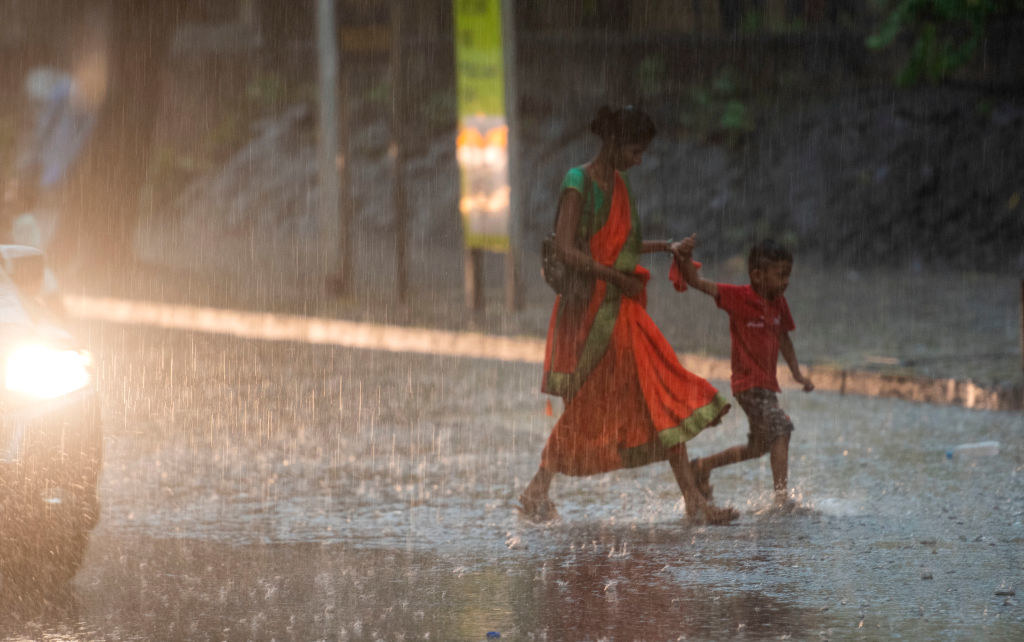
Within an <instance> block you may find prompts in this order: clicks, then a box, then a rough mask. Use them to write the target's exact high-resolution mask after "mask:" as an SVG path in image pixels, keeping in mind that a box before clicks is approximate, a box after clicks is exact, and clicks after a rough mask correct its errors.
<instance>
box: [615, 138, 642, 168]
mask: <svg viewBox="0 0 1024 642" xmlns="http://www.w3.org/2000/svg"><path fill="white" fill-rule="evenodd" d="M615 151H616V154H615V169H617V170H619V171H620V172H624V171H626V170H627V169H629V168H630V167H636V166H637V165H639V164H640V161H642V160H643V157H644V152H645V151H647V145H645V144H640V143H626V144H624V145H618V146H617V147H616V148H615Z"/></svg>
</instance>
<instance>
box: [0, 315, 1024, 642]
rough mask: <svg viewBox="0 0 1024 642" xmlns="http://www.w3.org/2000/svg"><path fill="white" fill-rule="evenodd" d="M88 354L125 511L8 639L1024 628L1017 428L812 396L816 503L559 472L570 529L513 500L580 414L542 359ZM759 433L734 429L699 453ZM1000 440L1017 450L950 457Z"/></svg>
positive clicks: (806, 404) (32, 598)
mask: <svg viewBox="0 0 1024 642" xmlns="http://www.w3.org/2000/svg"><path fill="white" fill-rule="evenodd" d="M79 334H80V336H82V337H83V339H84V340H85V341H86V342H87V343H88V344H89V345H90V347H91V348H92V349H93V351H94V352H95V353H96V356H97V361H98V363H99V364H100V366H101V369H100V387H101V390H102V393H103V397H104V404H105V405H104V428H105V431H106V436H105V467H104V473H103V477H102V482H101V497H102V501H103V512H102V515H101V520H100V523H99V525H98V526H97V528H96V530H95V531H94V532H93V534H92V538H91V541H90V546H89V550H88V552H87V555H86V559H85V562H84V564H83V567H82V569H81V570H80V572H79V573H78V575H77V577H76V578H75V579H74V581H73V582H72V583H71V584H70V585H69V586H67V587H65V588H64V589H62V590H59V591H47V592H45V593H41V592H40V591H38V590H35V589H34V588H33V587H25V588H23V589H19V590H16V591H8V592H7V594H6V595H5V597H4V601H3V604H0V609H2V610H0V613H2V615H0V637H2V638H3V639H49V640H65V639H66V640H72V639H75V640H77V639H90V640H92V639H110V640H115V639H116V640H150V639H193V640H207V639H208V640H247V639H253V640H268V639H285V640H314V639H332V640H333V639H336V640H372V639H381V640H394V639H433V640H485V639H513V640H521V639H533V640H543V639H547V640H587V639H616V640H618V639H625V640H633V639H647V640H670V639H671V640H674V639H680V638H686V639H723V638H734V639H755V638H756V639H760V638H765V637H769V638H776V639H777V638H786V639H850V638H855V639H885V638H893V637H902V638H909V639H963V638H972V639H1019V638H1020V637H1021V636H1022V635H1024V608H1022V606H1021V605H1020V603H1019V601H1020V597H1019V596H1017V594H1016V593H1017V591H1019V590H1022V589H1024V553H1022V551H1024V547H1022V543H1024V523H1022V522H1024V483H1022V471H1024V447H1022V441H1021V438H1020V435H1021V429H1022V428H1024V420H1022V419H1021V415H1020V414H1017V413H996V412H985V411H971V410H965V409H961V408H953V407H934V406H927V405H921V404H912V403H906V402H901V401H896V400H883V399H870V398H864V397H854V396H839V395H836V394H832V393H818V392H815V393H813V394H810V395H805V394H802V393H798V392H789V391H787V392H785V393H784V394H783V396H782V401H783V404H784V405H785V407H786V408H787V410H788V411H789V412H790V414H791V416H792V418H793V420H794V422H795V424H796V427H797V429H796V433H795V434H794V437H793V442H792V446H791V483H792V485H793V493H794V496H795V497H796V499H797V502H798V505H799V508H797V509H796V510H795V511H791V512H787V513H780V512H777V511H774V510H773V509H772V507H771V502H770V495H771V493H770V484H771V482H770V473H769V470H768V466H767V460H766V459H765V460H758V461H755V462H747V463H744V464H740V465H737V466H734V467H731V468H727V469H723V470H721V471H716V473H715V475H714V477H713V478H712V483H713V484H714V485H715V496H716V500H717V501H719V502H721V503H727V504H731V505H733V506H736V507H737V508H739V509H740V511H741V512H742V517H741V518H740V519H739V520H738V521H737V522H736V523H735V524H733V525H730V526H726V527H706V526H700V525H695V524H691V523H689V522H687V520H686V519H685V517H684V509H683V505H682V503H681V501H680V500H679V497H678V490H677V489H676V488H675V485H674V483H673V481H672V477H671V474H670V472H669V470H668V468H667V466H660V465H653V466H648V467H646V468H642V469H637V470H630V471H620V472H617V473H613V474H609V475H602V476H598V477H592V478H580V479H570V478H564V477H559V478H557V479H556V481H555V485H554V487H553V495H552V496H553V499H554V500H555V501H556V502H557V504H558V507H559V510H560V512H561V519H560V520H558V521H557V522H554V523H551V524H544V525H536V524H531V523H529V522H525V521H523V520H522V519H520V518H519V516H518V515H517V513H516V511H515V508H514V503H515V500H514V498H515V497H516V495H517V493H518V492H519V491H520V490H521V489H522V487H523V486H524V485H525V483H526V481H527V480H528V479H529V476H530V475H531V474H532V473H533V471H534V469H535V467H536V464H537V460H538V456H539V453H540V449H541V448H542V446H543V443H544V439H545V438H546V436H547V432H548V430H549V429H550V426H551V424H552V422H553V421H554V418H553V417H548V416H546V415H545V413H544V397H543V396H542V395H540V394H539V393H538V391H537V385H538V377H539V372H538V370H539V368H538V367H537V366H536V365H533V364H518V363H508V362H498V361H490V360H486V359H467V358H457V357H450V356H444V355H408V354H400V353H399V354H394V353H380V352H373V351H364V350H354V349H347V348H339V347H332V346H322V345H306V344H300V343H291V342H266V341H256V340H248V339H238V338H231V337H224V336H218V335H211V334H199V333H192V332H187V331H180V330H159V329H153V328H144V327H131V326H122V325H117V324H104V323H97V322H92V323H83V324H82V325H81V327H80V328H79ZM715 383H716V385H719V386H720V387H722V388H723V389H724V390H725V391H726V392H728V390H727V386H726V385H725V384H724V383H723V382H715ZM557 410H558V405H557V404H556V405H555V411H556V413H557ZM745 434H746V426H745V421H744V418H743V416H742V413H739V412H733V413H731V414H730V415H729V416H728V417H727V418H726V421H725V422H724V423H723V425H722V426H720V427H718V428H715V429H713V430H712V431H709V432H707V433H705V434H702V435H700V436H698V437H697V438H696V439H695V440H693V441H692V442H691V444H690V447H691V451H692V452H693V453H694V454H704V453H707V452H711V451H712V450H717V449H719V448H724V447H726V446H729V445H732V444H734V443H739V442H740V441H741V440H742V439H744V437H745ZM981 440H996V441H999V442H1000V444H1001V448H1000V452H999V454H998V455H995V456H989V457H982V458H977V459H973V460H965V459H957V458H954V459H948V458H947V457H946V452H947V451H948V450H949V449H950V448H952V447H953V446H955V445H957V444H959V443H964V442H970V441H981ZM497 636H500V638H498V637H497Z"/></svg>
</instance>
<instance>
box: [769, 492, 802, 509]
mask: <svg viewBox="0 0 1024 642" xmlns="http://www.w3.org/2000/svg"><path fill="white" fill-rule="evenodd" d="M799 509H800V504H798V503H796V500H793V499H790V497H789V495H788V494H786V493H784V492H781V493H775V501H774V502H773V503H772V512H775V513H793V512H796V511H797V510H799Z"/></svg>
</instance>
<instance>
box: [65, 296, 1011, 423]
mask: <svg viewBox="0 0 1024 642" xmlns="http://www.w3.org/2000/svg"><path fill="white" fill-rule="evenodd" d="M64 303H65V306H66V308H67V310H68V312H69V313H70V314H71V315H72V316H75V317H79V318H83V319H93V320H100V321H109V322H113V323H124V324H130V325H152V326H157V327H163V328H172V329H182V330H193V331H199V332H211V333H216V334H229V335H233V336H238V337H244V338H251V339H263V340H270V341H301V342H305V343H322V344H332V345H339V346H345V347H351V348H359V349H367V350H384V351H389V352H411V353H420V354H442V355H450V356H456V357H470V358H480V359H497V360H501V361H517V362H525V363H538V364H539V363H541V362H542V361H543V359H544V340H543V339H537V338H532V337H504V336H496V335H487V334H482V333H476V332H452V331H448V330H432V329H427V328H410V327H401V326H389V325H381V324H373V323H357V322H353V321H344V320H340V319H322V318H314V317H303V316H296V315H285V314H270V313H262V312H244V311H239V310H224V309H218V308H204V307H195V306H186V305H172V304H166V303H155V302H147V301H130V300H125V299H113V298H95V297H85V296H66V297H65V298H64ZM679 360H680V362H681V363H682V364H683V367H685V368H686V369H687V370H690V371H691V372H693V373H694V374H697V375H699V376H701V377H704V378H705V379H716V380H722V381H728V380H729V376H730V367H729V361H728V359H719V358H715V357H706V356H701V355H695V354H685V353H682V354H679ZM807 372H808V374H809V376H810V377H811V378H812V379H814V383H815V386H816V388H817V389H819V390H828V391H832V392H838V393H839V394H853V395H863V396H869V397H891V398H897V399H904V400H907V401H917V402H922V403H930V404H939V405H952V406H962V407H964V408H971V409H977V410H1001V411H1020V410H1024V387H1022V386H1020V385H1005V386H981V385H978V384H976V383H974V382H973V381H961V380H956V379H944V378H929V377H922V376H915V375H906V374H889V373H876V372H866V371H858V370H840V369H834V368H827V367H811V368H807ZM779 381H780V382H782V383H783V386H784V387H786V388H787V389H795V388H796V386H795V385H793V384H791V383H789V372H788V370H783V369H781V368H780V372H779Z"/></svg>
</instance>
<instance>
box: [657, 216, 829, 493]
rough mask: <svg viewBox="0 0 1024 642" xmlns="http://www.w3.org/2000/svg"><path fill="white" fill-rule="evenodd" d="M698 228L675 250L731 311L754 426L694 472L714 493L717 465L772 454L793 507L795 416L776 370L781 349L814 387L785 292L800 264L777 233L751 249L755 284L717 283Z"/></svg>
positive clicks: (694, 278) (691, 274)
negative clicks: (697, 254)
mask: <svg viewBox="0 0 1024 642" xmlns="http://www.w3.org/2000/svg"><path fill="white" fill-rule="evenodd" d="M696 244H697V237H696V235H693V236H690V237H689V238H687V239H684V240H682V241H680V242H678V243H676V244H675V246H674V247H673V253H674V254H675V259H676V261H677V262H678V265H679V267H680V269H681V270H682V273H683V276H684V277H685V278H686V282H687V283H688V284H689V285H691V286H693V287H695V288H697V289H698V290H700V291H702V292H704V293H706V294H709V295H710V296H712V297H714V299H715V303H717V304H718V307H720V308H722V309H723V310H725V311H726V312H727V313H728V314H729V336H730V338H731V340H732V392H733V396H735V397H736V401H738V402H739V404H740V407H742V408H743V411H744V412H745V413H746V414H747V419H748V420H749V422H750V432H749V433H748V435H747V443H746V444H745V445H741V446H733V447H732V448H727V449H726V450H723V451H722V452H720V453H716V454H714V455H709V456H707V457H700V458H698V459H695V460H693V462H692V463H691V466H692V468H693V474H694V477H696V478H697V483H698V486H699V488H700V490H701V492H702V493H704V494H705V496H708V497H710V495H711V485H710V483H709V481H710V477H711V471H712V470H713V469H715V468H718V467H719V466H725V465H727V464H734V463H737V462H741V461H745V460H747V459H754V458H756V457H760V456H762V455H764V454H765V453H771V455H770V458H771V466H772V481H773V482H774V488H775V503H776V505H777V506H779V507H788V506H792V502H790V501H789V498H788V491H787V489H788V486H787V484H788V478H789V435H790V433H792V432H793V422H792V421H790V419H789V417H788V416H787V415H786V413H785V412H784V411H783V410H782V408H781V407H780V406H779V400H778V397H776V393H778V392H780V391H781V390H780V388H779V382H778V380H777V379H776V376H775V369H776V364H777V363H778V360H779V352H782V356H783V358H784V359H785V360H786V363H787V364H788V365H789V370H790V372H792V373H793V379H795V380H796V381H797V382H798V383H800V384H801V385H803V389H804V391H805V392H810V391H812V390H814V384H813V383H812V382H811V380H810V379H809V378H808V377H806V376H804V375H803V373H801V372H800V364H799V362H797V358H796V352H795V351H794V350H793V343H792V342H791V341H790V339H789V333H790V332H791V331H792V330H793V329H794V328H795V327H796V326H795V325H794V323H793V317H792V316H790V313H789V305H788V304H787V303H786V297H785V296H783V295H784V293H785V291H786V287H787V286H788V285H789V274H790V272H791V271H792V269H793V255H792V254H791V253H790V252H789V250H787V249H786V248H784V247H782V246H781V245H779V244H778V243H775V242H774V241H771V240H765V241H761V242H760V243H758V244H757V245H755V246H754V247H752V248H751V250H750V255H749V257H748V259H747V271H748V273H749V275H750V285H744V286H740V285H729V284H726V283H714V282H712V281H708V280H707V279H705V278H703V277H701V276H700V275H699V274H698V273H697V266H696V265H694V262H693V260H692V255H693V248H694V247H695V246H696Z"/></svg>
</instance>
